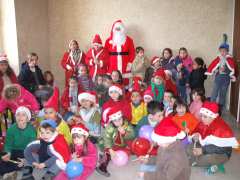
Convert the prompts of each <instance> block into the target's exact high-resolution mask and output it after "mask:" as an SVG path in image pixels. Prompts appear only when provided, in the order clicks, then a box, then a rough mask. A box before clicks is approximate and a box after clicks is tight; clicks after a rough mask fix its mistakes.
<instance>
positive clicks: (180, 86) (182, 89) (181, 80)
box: [173, 59, 189, 102]
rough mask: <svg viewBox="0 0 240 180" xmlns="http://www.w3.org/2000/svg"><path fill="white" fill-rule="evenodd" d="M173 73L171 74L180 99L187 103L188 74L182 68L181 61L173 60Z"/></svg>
mask: <svg viewBox="0 0 240 180" xmlns="http://www.w3.org/2000/svg"><path fill="white" fill-rule="evenodd" d="M175 67H176V69H175V71H174V72H173V77H174V79H175V81H176V85H177V91H178V94H179V96H180V97H181V99H182V100H183V101H185V102H187V87H188V86H189V84H188V83H189V72H188V70H187V69H186V68H185V67H184V66H183V63H182V61H181V60H179V59H176V60H175Z"/></svg>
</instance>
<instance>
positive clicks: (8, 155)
mask: <svg viewBox="0 0 240 180" xmlns="http://www.w3.org/2000/svg"><path fill="white" fill-rule="evenodd" d="M2 160H3V161H9V160H10V153H7V154H5V155H4V156H2Z"/></svg>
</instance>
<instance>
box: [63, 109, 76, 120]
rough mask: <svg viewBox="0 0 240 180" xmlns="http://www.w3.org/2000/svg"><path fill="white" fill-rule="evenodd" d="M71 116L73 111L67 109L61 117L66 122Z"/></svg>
mask: <svg viewBox="0 0 240 180" xmlns="http://www.w3.org/2000/svg"><path fill="white" fill-rule="evenodd" d="M73 116H74V113H73V112H71V111H69V112H67V113H66V114H65V115H64V117H63V119H64V120H65V121H67V122H68V121H69V120H71V119H72V117H73Z"/></svg>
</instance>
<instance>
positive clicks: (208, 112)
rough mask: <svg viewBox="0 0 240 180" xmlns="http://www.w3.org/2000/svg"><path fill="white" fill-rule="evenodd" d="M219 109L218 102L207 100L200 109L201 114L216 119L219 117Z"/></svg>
mask: <svg viewBox="0 0 240 180" xmlns="http://www.w3.org/2000/svg"><path fill="white" fill-rule="evenodd" d="M218 111H219V108H218V105H217V103H215V102H209V101H205V102H204V103H203V106H202V108H201V109H200V114H204V115H205V116H208V117H211V118H213V119H215V118H216V117H218Z"/></svg>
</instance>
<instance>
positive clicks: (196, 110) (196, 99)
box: [189, 89, 205, 120]
mask: <svg viewBox="0 0 240 180" xmlns="http://www.w3.org/2000/svg"><path fill="white" fill-rule="evenodd" d="M191 96H192V102H191V104H190V106H189V111H190V113H192V114H193V115H194V116H195V117H196V118H197V119H198V120H200V119H201V117H200V109H201V108H202V105H203V103H204V101H205V95H204V89H193V90H192V92H191Z"/></svg>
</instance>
